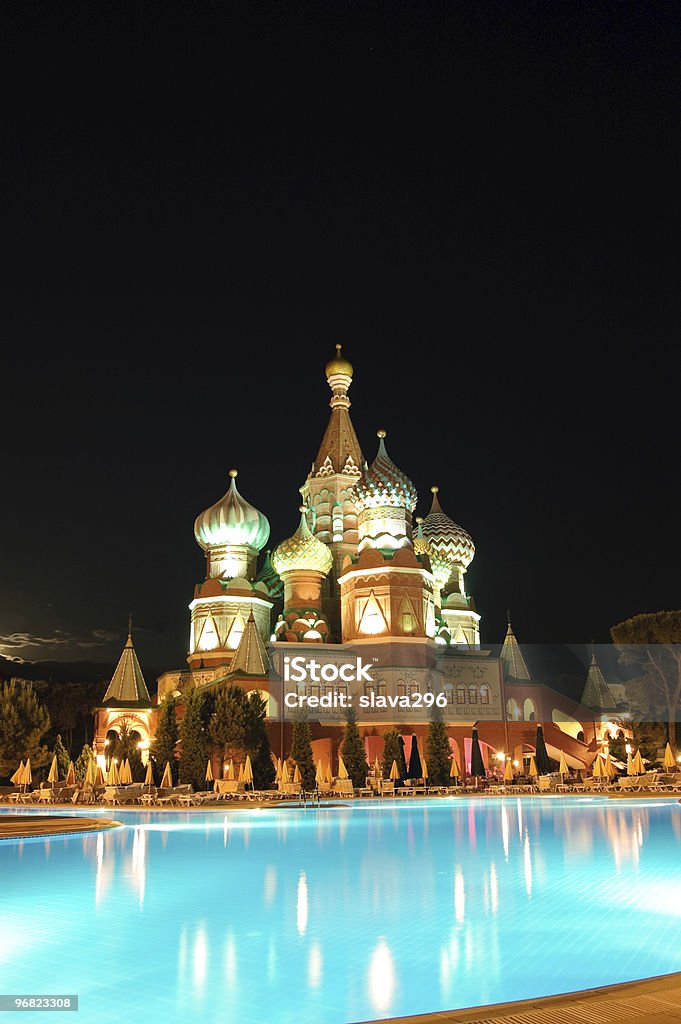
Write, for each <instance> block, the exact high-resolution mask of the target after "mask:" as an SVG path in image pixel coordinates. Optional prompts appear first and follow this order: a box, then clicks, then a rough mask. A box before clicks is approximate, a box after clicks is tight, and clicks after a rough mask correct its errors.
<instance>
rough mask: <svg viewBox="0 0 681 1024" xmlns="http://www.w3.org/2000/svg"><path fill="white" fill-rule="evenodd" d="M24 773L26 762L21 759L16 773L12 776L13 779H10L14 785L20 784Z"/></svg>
mask: <svg viewBox="0 0 681 1024" xmlns="http://www.w3.org/2000/svg"><path fill="white" fill-rule="evenodd" d="M23 774H24V762H23V761H20V762H19V767H18V768H17V770H16V771H15V773H14V775H13V776H12V777H11V779H10V780H9V781H10V782H11V783H12V784H13V785H14V786H20V785H21V779H22V776H23Z"/></svg>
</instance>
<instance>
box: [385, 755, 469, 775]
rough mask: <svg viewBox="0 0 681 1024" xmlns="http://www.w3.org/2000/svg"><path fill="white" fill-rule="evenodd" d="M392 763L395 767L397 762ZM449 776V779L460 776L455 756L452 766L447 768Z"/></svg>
mask: <svg viewBox="0 0 681 1024" xmlns="http://www.w3.org/2000/svg"><path fill="white" fill-rule="evenodd" d="M393 764H395V767H397V763H396V762H393ZM449 777H450V779H460V778H461V769H460V768H459V762H458V761H457V759H456V758H455V757H453V758H452V766H451V768H450V769H449ZM391 778H392V776H391Z"/></svg>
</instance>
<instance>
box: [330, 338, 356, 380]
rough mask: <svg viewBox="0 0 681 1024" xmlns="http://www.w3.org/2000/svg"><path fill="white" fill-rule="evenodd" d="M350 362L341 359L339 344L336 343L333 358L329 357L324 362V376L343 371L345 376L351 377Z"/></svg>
mask: <svg viewBox="0 0 681 1024" xmlns="http://www.w3.org/2000/svg"><path fill="white" fill-rule="evenodd" d="M352 372H353V371H352V363H351V362H350V361H349V360H347V359H343V357H342V355H341V346H340V345H336V355H335V358H334V359H330V360H329V361H328V363H327V364H326V376H327V377H332V376H333V375H334V374H336V373H344V374H345V376H346V377H352Z"/></svg>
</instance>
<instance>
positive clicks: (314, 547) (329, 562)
mask: <svg viewBox="0 0 681 1024" xmlns="http://www.w3.org/2000/svg"><path fill="white" fill-rule="evenodd" d="M306 512H307V509H306V508H305V506H302V507H301V510H300V524H299V526H298V529H297V530H296V532H295V533H294V534H293V536H292V537H289V538H288V540H284V541H282V542H281V544H279V546H278V547H276V548H275V549H274V551H273V552H272V565H273V566H274V568H275V569H276V571H277V572H278V573H279V575H280V576H281V575H282V573H285V572H295V571H296V570H307V571H310V570H314V571H315V572H320V573H322V574H323V575H324V576H326V575H327V573H329V572H330V571H331V567H332V566H333V555H332V554H331V551H330V550H329V548H327V546H326V544H323V543H322V541H320V540H318V539H317V538H316V537H315V536H314V534H313V533H311V532H310V528H309V526H308V525H307V518H306Z"/></svg>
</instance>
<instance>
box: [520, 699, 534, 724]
mask: <svg viewBox="0 0 681 1024" xmlns="http://www.w3.org/2000/svg"><path fill="white" fill-rule="evenodd" d="M523 718H524V719H525V721H526V722H536V720H537V709H536V708H535V706H534V701H533V700H530V698H529V697H527V698H526V699H525V701H524V703H523Z"/></svg>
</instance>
